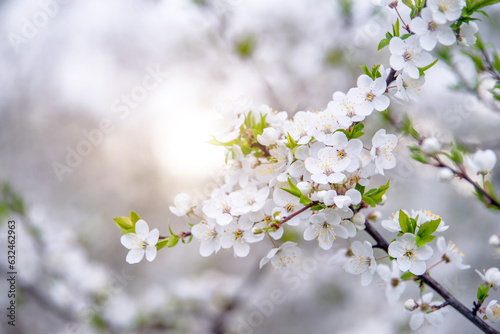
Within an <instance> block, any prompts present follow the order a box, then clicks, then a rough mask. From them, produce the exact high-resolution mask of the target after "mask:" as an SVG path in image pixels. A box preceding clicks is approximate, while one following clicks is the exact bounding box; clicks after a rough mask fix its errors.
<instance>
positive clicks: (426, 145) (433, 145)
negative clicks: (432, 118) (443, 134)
mask: <svg viewBox="0 0 500 334" xmlns="http://www.w3.org/2000/svg"><path fill="white" fill-rule="evenodd" d="M420 148H421V149H422V151H424V152H425V153H427V154H436V153H438V152H439V150H441V143H440V142H439V140H438V139H437V138H436V137H427V138H425V139H424V140H423V141H422V144H420Z"/></svg>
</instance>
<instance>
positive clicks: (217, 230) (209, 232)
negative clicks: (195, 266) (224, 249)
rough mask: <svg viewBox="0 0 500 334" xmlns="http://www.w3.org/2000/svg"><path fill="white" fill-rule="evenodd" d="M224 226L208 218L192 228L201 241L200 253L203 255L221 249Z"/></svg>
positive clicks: (208, 254) (205, 255)
mask: <svg viewBox="0 0 500 334" xmlns="http://www.w3.org/2000/svg"><path fill="white" fill-rule="evenodd" d="M221 232H222V227H221V226H220V225H218V224H216V223H215V221H214V219H207V221H206V222H201V223H199V224H196V225H194V226H193V227H192V228H191V233H192V234H193V236H194V237H195V238H196V239H198V242H199V243H200V254H201V256H203V257H207V256H210V255H212V253H214V252H215V253H217V252H218V251H219V249H220V236H221Z"/></svg>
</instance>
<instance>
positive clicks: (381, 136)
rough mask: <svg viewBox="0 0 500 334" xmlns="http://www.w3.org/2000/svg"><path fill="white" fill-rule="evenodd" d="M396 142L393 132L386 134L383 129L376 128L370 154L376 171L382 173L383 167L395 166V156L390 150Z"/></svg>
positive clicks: (394, 146)
mask: <svg viewBox="0 0 500 334" xmlns="http://www.w3.org/2000/svg"><path fill="white" fill-rule="evenodd" d="M397 143H398V138H397V137H396V136H395V135H393V134H386V133H385V129H380V130H378V131H377V132H376V133H375V135H374V136H373V139H372V149H371V151H370V155H371V157H372V159H373V160H374V162H375V168H376V170H377V172H379V173H380V174H382V175H384V169H391V168H394V167H395V166H396V157H395V156H394V153H393V152H392V151H393V150H394V149H395V148H396V145H397Z"/></svg>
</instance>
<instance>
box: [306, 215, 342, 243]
mask: <svg viewBox="0 0 500 334" xmlns="http://www.w3.org/2000/svg"><path fill="white" fill-rule="evenodd" d="M340 220H341V219H340V216H339V215H338V214H337V213H333V212H332V213H323V212H320V213H318V214H315V215H313V216H311V218H309V222H310V224H309V226H308V227H307V228H306V229H305V230H304V240H313V239H316V238H317V240H318V243H319V246H320V247H321V248H322V249H324V250H328V249H330V248H332V245H333V242H334V241H335V240H336V239H337V236H338V237H340V238H343V239H346V238H347V237H348V233H347V230H346V229H345V227H343V226H340Z"/></svg>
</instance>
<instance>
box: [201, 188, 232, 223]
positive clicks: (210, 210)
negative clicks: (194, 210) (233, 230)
mask: <svg viewBox="0 0 500 334" xmlns="http://www.w3.org/2000/svg"><path fill="white" fill-rule="evenodd" d="M210 197H211V198H210V199H209V200H206V201H205V202H204V203H203V207H202V211H203V213H204V214H205V215H206V216H207V217H209V218H214V219H215V220H216V221H217V224H219V225H222V226H225V225H228V224H229V223H231V222H232V221H233V218H234V216H235V215H236V214H234V212H233V202H232V200H231V197H230V196H228V195H227V194H225V193H224V192H223V191H222V190H220V189H216V190H214V191H213V192H212V194H211V196H210Z"/></svg>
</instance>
